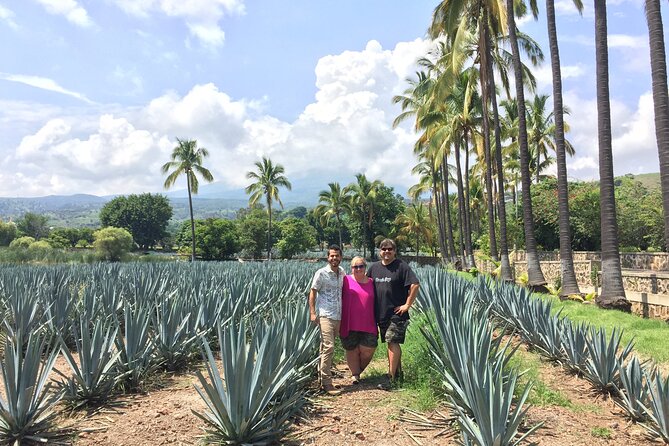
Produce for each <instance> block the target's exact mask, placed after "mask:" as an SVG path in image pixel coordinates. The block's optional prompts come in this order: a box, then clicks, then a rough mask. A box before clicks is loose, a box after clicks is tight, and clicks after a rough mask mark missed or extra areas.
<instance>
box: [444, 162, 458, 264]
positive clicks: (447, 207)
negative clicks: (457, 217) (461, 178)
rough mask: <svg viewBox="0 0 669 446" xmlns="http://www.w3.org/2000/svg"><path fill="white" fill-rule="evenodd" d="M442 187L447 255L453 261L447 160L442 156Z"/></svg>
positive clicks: (453, 246) (453, 249)
mask: <svg viewBox="0 0 669 446" xmlns="http://www.w3.org/2000/svg"><path fill="white" fill-rule="evenodd" d="M441 173H442V183H441V184H442V187H443V197H442V198H443V200H444V209H443V210H444V220H445V222H446V235H447V239H446V240H447V241H448V257H449V260H450V262H451V263H454V262H455V258H456V253H455V243H454V242H453V224H452V223H451V203H450V198H449V196H448V160H447V159H446V157H444V158H443V160H442V163H441Z"/></svg>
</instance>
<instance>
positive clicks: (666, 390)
mask: <svg viewBox="0 0 669 446" xmlns="http://www.w3.org/2000/svg"><path fill="white" fill-rule="evenodd" d="M646 378H647V379H648V395H649V404H648V407H646V408H645V412H646V413H647V414H648V418H649V419H650V421H651V422H650V423H646V424H644V427H645V428H646V429H648V431H649V432H650V433H651V434H653V435H655V436H658V437H660V438H662V439H663V440H664V442H665V443H669V377H667V378H665V379H662V376H661V375H660V373H654V374H653V376H652V377H649V376H647V377H646Z"/></svg>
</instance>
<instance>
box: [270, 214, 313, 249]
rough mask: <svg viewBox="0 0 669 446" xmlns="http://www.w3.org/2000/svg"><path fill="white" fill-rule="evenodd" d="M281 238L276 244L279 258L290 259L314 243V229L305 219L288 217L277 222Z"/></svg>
mask: <svg viewBox="0 0 669 446" xmlns="http://www.w3.org/2000/svg"><path fill="white" fill-rule="evenodd" d="M278 226H279V229H280V230H281V238H280V239H279V241H278V242H277V244H276V247H277V248H278V249H279V255H280V256H281V258H284V259H290V258H291V257H293V256H294V255H295V254H299V253H302V252H305V251H307V250H308V249H309V248H311V247H313V246H314V245H315V244H316V230H315V229H314V228H313V227H312V226H310V225H309V223H307V222H306V221H305V220H301V219H298V218H295V217H289V218H287V219H285V220H283V221H282V222H280V223H279V224H278Z"/></svg>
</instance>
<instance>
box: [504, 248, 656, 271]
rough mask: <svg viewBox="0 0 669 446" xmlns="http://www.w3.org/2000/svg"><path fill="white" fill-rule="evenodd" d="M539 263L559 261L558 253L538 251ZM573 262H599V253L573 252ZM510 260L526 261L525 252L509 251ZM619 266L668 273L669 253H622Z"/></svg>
mask: <svg viewBox="0 0 669 446" xmlns="http://www.w3.org/2000/svg"><path fill="white" fill-rule="evenodd" d="M537 255H538V256H539V261H542V262H543V261H558V260H560V252H559V251H539V252H538V253H537ZM572 255H573V257H574V261H579V260H593V261H596V262H599V261H601V253H600V252H599V251H574V252H573V254H572ZM509 258H510V260H511V261H512V262H513V261H514V260H515V261H521V262H524V261H527V256H526V254H525V251H511V253H510V254H509ZM620 264H621V266H622V267H623V268H625V269H637V270H648V271H669V253H666V252H623V253H621V254H620Z"/></svg>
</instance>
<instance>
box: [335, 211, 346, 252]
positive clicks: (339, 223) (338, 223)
mask: <svg viewBox="0 0 669 446" xmlns="http://www.w3.org/2000/svg"><path fill="white" fill-rule="evenodd" d="M335 215H336V216H337V226H338V228H339V249H341V250H342V252H343V251H344V245H343V244H342V242H341V217H340V216H339V214H335Z"/></svg>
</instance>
